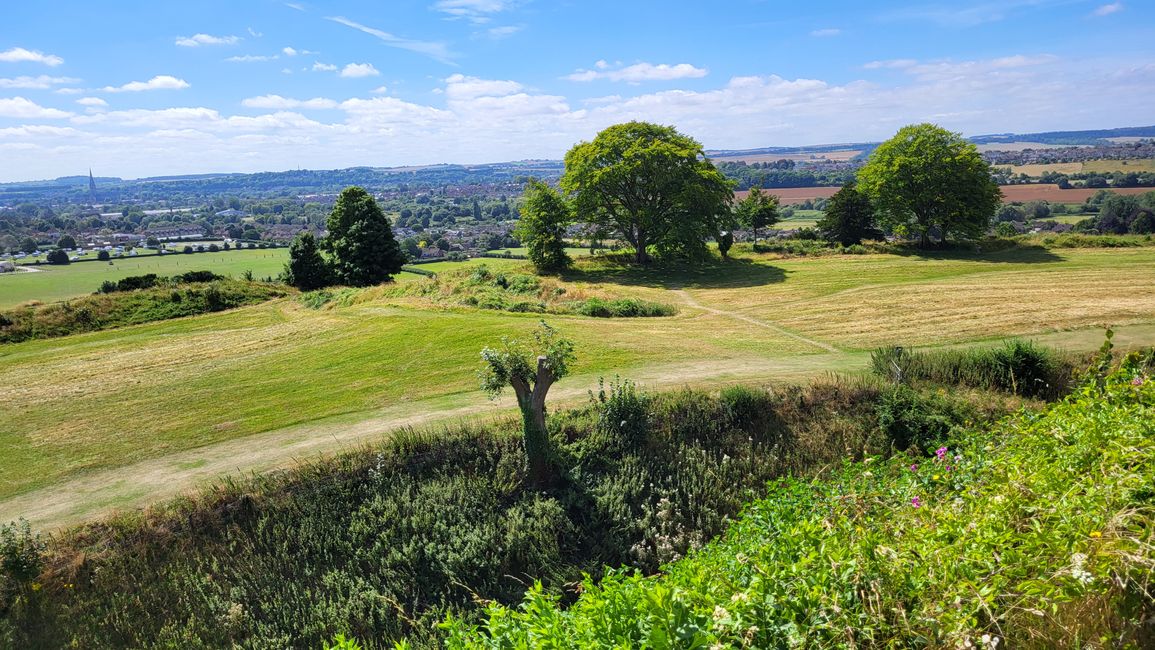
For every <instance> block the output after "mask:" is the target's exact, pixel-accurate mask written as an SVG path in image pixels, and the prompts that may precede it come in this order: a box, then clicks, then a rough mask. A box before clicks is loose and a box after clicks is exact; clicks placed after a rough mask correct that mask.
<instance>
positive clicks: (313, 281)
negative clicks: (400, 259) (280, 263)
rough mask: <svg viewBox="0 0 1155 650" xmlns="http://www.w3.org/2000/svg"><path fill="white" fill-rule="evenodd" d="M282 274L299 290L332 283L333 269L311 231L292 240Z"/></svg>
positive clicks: (286, 280) (286, 282)
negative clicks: (322, 255)
mask: <svg viewBox="0 0 1155 650" xmlns="http://www.w3.org/2000/svg"><path fill="white" fill-rule="evenodd" d="M398 270H400V269H398ZM283 275H284V280H285V284H289V285H292V286H294V287H297V288H298V289H300V290H301V291H313V290H314V289H320V288H322V287H327V286H329V285H331V284H333V271H332V269H331V268H329V263H328V262H326V261H325V258H323V257H321V251H320V250H318V249H317V240H316V238H314V237H313V233H310V232H303V233H301V234H299V235H297V238H296V239H294V240H293V244H292V246H290V247H289V261H288V262H287V263H286V264H285V271H284V273H283Z"/></svg>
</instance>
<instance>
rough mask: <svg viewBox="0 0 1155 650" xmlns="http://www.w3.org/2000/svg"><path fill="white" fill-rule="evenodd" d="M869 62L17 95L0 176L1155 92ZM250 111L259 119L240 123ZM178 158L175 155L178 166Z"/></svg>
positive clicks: (1055, 121)
mask: <svg viewBox="0 0 1155 650" xmlns="http://www.w3.org/2000/svg"><path fill="white" fill-rule="evenodd" d="M878 63H879V65H878V66H876V67H875V68H872V69H877V70H888V69H891V70H892V72H891V73H890V74H881V73H880V74H877V80H876V79H875V75H868V74H867V73H866V72H863V73H862V74H863V76H864V79H862V80H857V81H851V82H848V83H833V82H827V81H824V80H821V79H790V78H782V77H778V76H750V77H734V78H731V79H729V80H727V81H723V82H719V83H717V84H711V85H710V86H709V87H706V88H703V89H698V90H688V89H685V88H675V89H665V90H662V91H660V92H636V93H635V92H622V93H620V95H611V96H605V97H597V98H593V99H589V100H584V101H583V100H582V99H580V98H581V97H583V96H584V93H579V94H577V95H575V96H574V97H572V98H567V97H562V96H557V95H549V94H543V93H540V92H538V91H534V90H533V89H532V88H530V87H529V86H528V85H527V84H523V82H519V81H515V80H510V79H505V80H492V79H482V78H478V77H470V76H466V75H452V76H449V77H447V78H445V79H444V81H443V83H441V84H439V85H440V87H441V88H440V89H441V91H442V92H441V93H440V94H438V95H436V96H435V97H434V99H432V100H430V101H428V102H409V101H404V100H401V99H398V98H396V97H390V96H386V95H376V96H374V95H370V94H369V93H368V92H366V93H365V94H364V95H363V96H362V97H356V98H352V99H348V100H346V101H343V102H340V103H339V104H337V106H336V108H335V109H330V110H325V111H322V110H317V111H316V112H312V113H310V112H309V110H310V109H311V106H316V107H320V106H329V105H330V104H329V102H328V101H327V100H326V99H325V98H314V99H308V98H302V99H293V98H291V97H287V98H286V97H282V98H279V99H272V98H267V97H266V98H264V99H259V98H256V97H254V98H252V99H253V100H256V102H257V104H258V105H256V106H251V107H248V108H245V109H243V110H242V109H241V108H240V107H239V106H237V107H236V109H237V113H238V114H233V115H230V114H227V113H222V112H220V111H219V110H217V109H213V108H208V107H195V106H193V107H178V108H168V109H161V110H143V109H132V110H107V111H104V112H97V113H92V114H83V115H71V117H70V119H71V121H70V122H68V121H66V122H63V124H64V125H67V126H69V127H72V128H74V129H75V132H71V133H68V134H62V133H60V132H52V131H46V130H44V128H46V127H45V126H44V124H41V125H38V126H35V124H34V123H36V122H40V123H47V124H51V123H52V122H51V120H50V119H48V118H46V117H45V116H44V114H43V112H44V111H52V110H54V109H48V108H43V107H39V106H37V105H35V104H33V103H31V102H28V101H27V100H22V103H21V105H20V106H14V105H12V104H8V105H6V106H5V107H4V108H5V109H7V112H9V113H14V112H19V113H20V114H22V115H36V116H37V117H28V118H21V122H18V123H28V124H30V125H33V126H28V127H27V128H25V127H15V128H11V129H0V136H3V139H2V140H0V149H2V150H3V151H2V152H0V153H5V154H7V155H0V180H10V179H11V180H18V179H27V178H36V177H41V178H43V177H53V176H59V175H63V174H66V173H69V170H70V169H72V168H73V167H75V164H76V163H75V161H76V160H84V161H85V166H86V167H87V164H88V163H89V162H91V164H92V165H94V166H95V167H96V168H98V169H107V170H108V173H115V174H117V175H121V176H125V177H131V176H132V175H134V174H136V175H142V176H143V175H157V174H176V173H197V172H205V171H261V170H269V169H283V168H284V167H285V161H286V160H291V161H300V163H301V164H302V165H304V166H308V167H310V168H314V169H328V168H342V167H349V166H354V165H373V166H378V165H381V166H388V165H420V164H432V163H438V162H452V163H467V164H468V163H480V162H492V161H499V160H518V159H524V158H554V159H556V158H560V157H561V156H562V155H563V154H564V153H565V151H566V150H567V149H569V148H570V147H571V146H573V144H574V143H576V142H579V141H582V140H589V139H590V138H592V137H593V136H594V135H595V134H596V133H597V132H598V131H599V130H601V129H602V128H605V127H606V126H609V125H611V124H616V123H620V122H623V121H627V120H632V119H639V120H646V121H650V122H657V123H661V124H672V125H675V126H677V128H678V129H679V130H680V131H682V132H683V133H686V134H688V135H691V136H693V137H694V138H697V139H698V140H699V141H700V142H702V143H703V145H704V146H706V147H707V148H716V149H738V148H749V147H756V146H771V145H783V146H790V145H802V144H815V143H823V142H862V141H870V140H881V139H885V138H887V137H889V136H891V135H893V134H894V132H895V130H896V129H898V128H899V127H901V126H903V125H905V124H909V123H912V122H922V121H935V122H938V123H940V124H942V126H944V127H946V128H949V129H951V130H953V131H961V132H963V133H967V134H977V133H991V132H1002V131H1016V132H1020V133H1022V132H1032V131H1049V130H1066V129H1072V128H1087V126H1088V125H1094V124H1103V123H1106V122H1110V123H1115V124H1127V123H1131V124H1139V123H1142V122H1143V121H1144V120H1145V119H1149V117H1150V106H1149V103H1150V102H1149V100H1148V98H1149V97H1152V96H1155V58H1152V57H1137V56H1135V55H1133V54H1132V55H1129V56H1127V57H1120V58H1117V59H1111V58H1099V59H1088V58H1086V57H1081V58H1077V59H1054V58H1051V57H1039V56H1037V55H1029V56H1026V55H1024V56H1007V57H999V58H991V59H984V60H969V61H950V60H947V61H914V60H912V61H908V62H905V63H902V64H899V65H897V66H894V65H893V64H892V63H890V62H878ZM884 64H885V65H884ZM297 67H298V68H299V67H300V66H297ZM620 68H621V64H620V63H613V62H607V63H605V64H604V65H602V66H598V65H596V64H595V65H594V66H593V69H594V70H595V71H602V72H604V71H612V70H618V69H620ZM367 87H368V85H367ZM615 89H621V90H625V91H633V90H634V89H633V87H630V86H625V85H620V86H616V87H615ZM583 90H584V89H583ZM1040 96H1046V97H1072V96H1078V97H1080V98H1081V99H1080V101H1079V102H1076V103H1069V105H1068V106H1067V107H1065V109H1064V111H1061V112H1060V111H1054V110H1053V106H1052V105H1050V104H1047V103H1046V102H1039V101H1038V97H1040ZM73 99H75V98H73ZM70 103H71V102H70ZM249 104H250V105H251V104H253V102H249ZM263 107H268V108H267V109H265V110H261V109H262V108H263ZM90 108H93V107H90ZM297 111H299V112H297ZM253 112H256V113H264V114H256V115H248V114H245V113H253ZM59 113H63V111H59V112H58V114H56V117H61V115H60V114H59ZM301 113H305V114H306V115H309V116H314V115H315V116H318V117H317V118H311V117H306V116H305V115H302V114H301ZM68 115H69V114H68V113H64V116H68ZM321 116H323V119H322V117H321ZM57 124H60V123H59V122H58V123H57ZM56 128H61V127H56ZM174 148H179V150H180V151H181V152H182V153H181V155H180V156H173V155H172V151H173V150H174ZM12 152H18V155H11V154H12Z"/></svg>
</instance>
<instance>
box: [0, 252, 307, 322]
mask: <svg viewBox="0 0 1155 650" xmlns="http://www.w3.org/2000/svg"><path fill="white" fill-rule="evenodd" d="M288 259H289V254H288V249H285V248H269V249H255V250H247V249H246V250H231V251H221V252H217V253H190V254H184V253H169V254H167V255H153V256H147V257H137V258H133V257H120V258H116V259H114V260H111V261H112V263H111V264H109V263H108V262H98V261H92V262H77V263H73V264H67V265H62V266H54V265H50V264H41V265H38V266H32V267H29V268H32V269H35V271H31V272H21V273H3V274H0V310H2V309H9V308H11V307H16V306H18V305H21V304H24V303H26V302H29V301H33V300H35V301H38V302H44V303H48V302H56V301H59V300H65V299H68V298H74V297H76V296H81V295H84V294H89V293H92V292H93V291H96V289H97V288H98V287H100V284H101V283H102V282H105V281H106V280H111V281H113V282H115V281H117V280H121V279H123V278H126V277H129V276H134V275H146V274H148V273H155V274H157V275H164V276H171V275H178V274H180V273H186V272H188V271H206V270H207V271H212V272H213V273H216V274H218V275H228V276H232V277H234V278H239V277H241V276H242V275H244V273H245V272H246V271H252V274H253V277H255V278H264V277H276V276H277V275H279V274H280V273H281V270H282V269H283V268H284V266H285V262H286V261H287V260H288Z"/></svg>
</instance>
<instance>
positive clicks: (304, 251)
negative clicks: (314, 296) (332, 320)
mask: <svg viewBox="0 0 1155 650" xmlns="http://www.w3.org/2000/svg"><path fill="white" fill-rule="evenodd" d="M284 279H285V283H286V284H291V285H293V286H294V287H297V288H298V289H300V290H301V291H312V290H314V289H320V288H321V287H327V286H329V285H331V284H333V272H332V270H331V269H330V268H329V264H328V263H327V262H326V261H325V258H323V257H321V251H319V250H317V240H316V239H315V238H314V237H313V233H309V232H303V233H301V234H299V235H297V238H296V239H294V240H293V245H292V246H290V247H289V261H288V262H287V263H285V271H284Z"/></svg>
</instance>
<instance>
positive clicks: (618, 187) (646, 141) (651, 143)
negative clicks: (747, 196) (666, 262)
mask: <svg viewBox="0 0 1155 650" xmlns="http://www.w3.org/2000/svg"><path fill="white" fill-rule="evenodd" d="M561 187H562V190H564V191H565V192H566V193H567V194H568V195H570V196H571V197H572V198H573V204H574V208H575V211H576V213H577V216H578V218H579V219H583V220H585V221H587V222H589V223H590V224H592V225H593V226H594V227H595V228H596V229H597V234H598V235H599V236H613V237H617V238H619V239H621V240H622V241H624V242H626V243H628V244H629V245H630V246H631V247H633V249H634V260H635V261H636V262H637V263H639V264H643V263H646V262H648V261H649V260H650V248H651V247H652V248H653V249H654V250H655V251H656V252H657V253H658V255H660V256H682V257H696V256H699V255H701V254H703V253H705V251H706V241H707V240H708V239H709V238H711V237H716V236H718V235H719V224H720V219H721V217H723V216H724V215H727V214H728V212H729V209H730V202H731V200H732V198H733V183H732V182H730V181H728V180H727V179H726V178H725V177H724V176H723V175H722V174H721V172H719V171H718V170H717V169H716V168H715V167H714V165H713V163H711V162H710V161H709V160H707V159H706V158H705V156H704V154H703V151H702V145H700V144H698V142H696V141H695V140H694V139H693V138H690V137H687V136H685V135H682V134H681V133H678V131H677V130H675V129H674V128H673V127H668V126H660V125H657V124H650V123H647V122H629V123H626V124H618V125H615V126H611V127H609V128H607V129H605V130H604V131H602V132H601V133H599V134H598V135H597V137H595V138H594V140H593V141H592V142H582V143H579V144H577V145H575V146H574V147H573V148H572V149H570V150H569V152H568V153H567V154H566V156H565V173H564V174H563V175H562V178H561Z"/></svg>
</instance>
